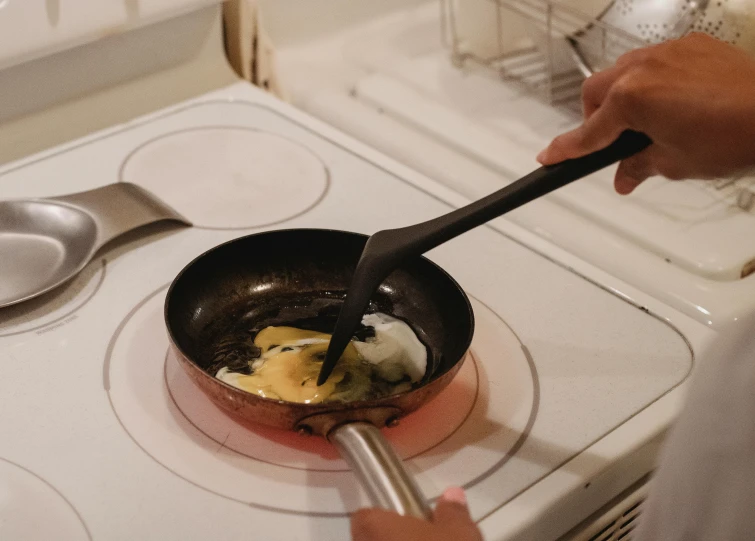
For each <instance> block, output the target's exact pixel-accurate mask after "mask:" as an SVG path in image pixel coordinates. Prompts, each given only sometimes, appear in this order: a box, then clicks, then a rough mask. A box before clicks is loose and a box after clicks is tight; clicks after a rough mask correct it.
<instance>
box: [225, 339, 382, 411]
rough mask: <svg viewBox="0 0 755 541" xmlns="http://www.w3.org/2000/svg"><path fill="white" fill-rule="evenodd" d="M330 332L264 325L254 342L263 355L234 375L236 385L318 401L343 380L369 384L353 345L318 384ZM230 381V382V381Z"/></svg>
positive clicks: (268, 394)
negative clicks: (247, 370) (249, 369)
mask: <svg viewBox="0 0 755 541" xmlns="http://www.w3.org/2000/svg"><path fill="white" fill-rule="evenodd" d="M329 343H330V335H329V334H324V333H319V332H315V331H308V330H303V329H296V328H294V327H267V328H265V329H263V330H262V331H260V332H259V333H258V334H257V336H256V338H255V339H254V344H255V345H256V346H257V347H258V348H260V350H261V351H262V356H261V357H260V358H259V359H257V360H256V361H255V362H254V364H253V368H254V372H253V373H252V374H250V375H244V374H234V376H235V378H234V379H235V381H234V382H233V383H232V384H233V385H235V386H236V387H239V388H241V389H243V390H244V391H247V392H249V393H253V394H256V395H259V396H262V397H265V398H273V399H278V400H285V401H288V402H299V403H304V404H317V403H320V402H323V401H325V400H328V399H329V398H331V397H332V396H333V395H334V394H335V393H336V388H337V387H338V385H339V384H340V383H342V382H344V383H346V381H345V378H347V377H348V379H349V382H348V383H349V384H350V385H351V384H356V383H359V382H361V383H362V384H363V385H362V386H365V385H366V386H367V387H369V367H368V366H367V365H366V364H365V361H364V360H363V359H362V358H361V356H360V355H359V353H358V352H357V350H356V348H355V347H354V345H353V344H349V346H348V347H347V348H346V351H345V352H344V354H343V356H342V357H341V359H340V360H339V362H338V364H337V365H336V367H335V369H334V370H333V373H332V374H331V376H330V377H329V378H328V380H327V381H326V382H325V383H324V384H323V385H321V386H319V387H318V386H317V376H318V375H319V373H320V367H321V366H322V361H323V359H324V358H325V353H326V351H327V350H328V344H329ZM229 383H230V382H229Z"/></svg>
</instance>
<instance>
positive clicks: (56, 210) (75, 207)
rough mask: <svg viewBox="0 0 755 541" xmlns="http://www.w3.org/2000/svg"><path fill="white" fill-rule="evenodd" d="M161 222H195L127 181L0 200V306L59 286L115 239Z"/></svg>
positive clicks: (187, 223)
mask: <svg viewBox="0 0 755 541" xmlns="http://www.w3.org/2000/svg"><path fill="white" fill-rule="evenodd" d="M161 220H173V221H176V222H180V223H183V224H185V225H191V223H190V222H189V221H188V220H187V219H186V218H184V217H183V216H181V215H180V214H178V213H177V212H176V211H175V210H173V209H172V208H170V207H169V206H168V205H166V204H165V203H163V202H162V201H160V200H158V199H157V198H156V197H154V196H153V195H152V194H150V193H149V192H147V191H146V190H144V189H143V188H140V187H139V186H136V185H134V184H128V183H118V184H110V185H108V186H103V187H102V188H96V189H94V190H90V191H86V192H80V193H75V194H70V195H65V196H61V197H54V198H49V199H21V200H15V201H0V307H4V306H10V305H12V304H16V303H19V302H23V301H25V300H28V299H31V298H33V297H37V296H38V295H41V294H43V293H45V292H47V291H50V290H51V289H54V288H56V287H58V286H60V285H61V284H63V283H65V282H67V281H68V280H70V279H71V278H73V277H74V276H75V275H76V274H78V273H79V272H80V271H81V270H82V269H83V268H84V267H85V266H86V264H87V263H88V262H89V261H90V260H91V259H92V257H93V256H94V254H95V253H96V252H97V251H98V250H99V249H100V248H101V247H102V246H104V245H105V244H106V243H108V242H109V241H111V240H113V239H114V238H115V237H117V236H119V235H121V234H123V233H125V232H127V231H131V230H132V229H135V228H137V227H140V226H143V225H146V224H149V223H153V222H157V221H161Z"/></svg>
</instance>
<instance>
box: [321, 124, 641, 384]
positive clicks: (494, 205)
mask: <svg viewBox="0 0 755 541" xmlns="http://www.w3.org/2000/svg"><path fill="white" fill-rule="evenodd" d="M651 143H652V141H651V140H650V139H649V138H648V137H647V136H646V135H645V134H642V133H638V132H634V131H630V130H627V131H625V132H624V133H622V134H621V135H620V136H619V138H618V139H617V140H616V141H614V142H613V143H611V144H610V145H608V146H607V147H606V148H604V149H602V150H599V151H597V152H593V153H592V154H588V155H586V156H582V157H581V158H577V159H574V160H567V161H564V162H561V163H557V164H555V165H550V166H545V167H540V168H539V169H536V170H535V171H533V172H531V173H530V174H528V175H526V176H524V177H523V178H521V179H519V180H517V181H515V182H512V183H511V184H509V185H508V186H506V187H505V188H503V189H501V190H498V191H497V192H494V193H492V194H490V195H488V196H487V197H483V198H482V199H480V200H478V201H475V202H474V203H471V204H469V205H467V206H466V207H462V208H460V209H457V210H455V211H453V212H449V213H448V214H445V215H443V216H439V217H438V218H435V219H433V220H429V221H427V222H423V223H420V224H417V225H412V226H409V227H403V228H400V229H390V230H386V231H378V232H377V233H375V234H374V235H372V236H371V237H370V238H369V240H368V241H367V244H366V245H365V247H364V251H363V252H362V255H361V257H360V259H359V263H358V264H357V268H356V271H354V276H353V278H352V280H351V285H349V290H348V292H347V294H346V300H344V303H343V306H342V307H341V311H340V313H339V315H338V319H337V320H336V328H335V331H334V332H333V337H332V338H331V340H330V344H329V346H328V352H327V354H326V356H325V361H323V364H322V368H321V369H320V374H319V376H318V378H317V384H318V385H322V384H323V383H325V381H326V380H327V379H328V376H330V373H331V372H332V371H333V368H334V367H335V365H336V362H337V361H338V359H340V357H341V355H342V354H343V351H344V350H345V349H346V346H347V345H348V344H349V342H350V341H351V337H352V336H353V334H354V330H355V329H356V328H357V325H358V324H359V321H360V320H361V319H362V315H363V314H364V312H365V309H366V308H367V305H368V303H369V301H370V297H372V295H373V294H374V293H375V290H377V288H378V286H379V285H380V283H381V282H382V281H383V280H384V279H385V278H386V277H387V276H388V275H389V274H390V273H391V272H392V271H393V270H394V269H396V268H397V267H398V266H399V265H400V264H401V263H402V262H403V261H405V260H407V259H408V258H411V257H416V256H418V255H421V254H423V253H425V252H427V251H428V250H432V249H433V248H435V247H436V246H439V245H441V244H443V243H444V242H447V241H449V240H451V239H453V238H454V237H458V236H459V235H461V234H462V233H466V232H467V231H469V230H470V229H473V228H475V227H477V226H480V225H482V224H484V223H486V222H488V221H490V220H492V219H493V218H497V217H498V216H501V215H502V214H505V213H506V212H508V211H510V210H513V209H515V208H517V207H520V206H521V205H524V204H526V203H529V202H530V201H533V200H535V199H537V198H538V197H541V196H543V195H546V194H548V193H550V192H552V191H553V190H556V189H558V188H561V187H562V186H566V185H567V184H569V183H570V182H573V181H575V180H578V179H580V178H583V177H585V176H587V175H589V174H590V173H594V172H595V171H599V170H600V169H603V168H604V167H607V166H609V165H611V164H613V163H616V162H618V161H621V160H623V159H625V158H628V157H630V156H632V155H634V154H636V153H638V152H640V151H641V150H644V149H645V148H647V147H648V146H650V144H651Z"/></svg>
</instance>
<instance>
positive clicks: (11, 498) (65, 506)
mask: <svg viewBox="0 0 755 541" xmlns="http://www.w3.org/2000/svg"><path fill="white" fill-rule="evenodd" d="M0 497H1V498H0V499H2V501H3V505H2V506H0V538H2V539H70V540H82V541H83V540H89V541H91V539H92V534H91V533H90V531H89V528H88V527H87V525H86V523H85V522H84V519H83V518H82V516H81V514H80V513H79V512H78V511H77V510H76V508H75V507H74V506H73V504H72V503H71V502H70V501H69V500H68V498H66V497H65V496H64V495H63V494H62V493H61V492H60V490H58V489H57V488H55V486H53V485H52V484H51V483H50V482H49V481H47V480H45V479H43V478H42V477H40V476H39V475H38V474H36V473H34V472H33V471H31V470H30V469H28V468H25V467H24V466H21V465H20V464H17V463H16V462H13V461H11V460H8V459H5V458H1V457H0ZM40 517H43V520H39V518H40Z"/></svg>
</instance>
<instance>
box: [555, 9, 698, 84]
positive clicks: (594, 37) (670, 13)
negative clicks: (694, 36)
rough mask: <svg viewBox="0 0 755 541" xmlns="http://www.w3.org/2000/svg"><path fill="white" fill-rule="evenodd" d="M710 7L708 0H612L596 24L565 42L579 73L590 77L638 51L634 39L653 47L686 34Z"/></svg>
mask: <svg viewBox="0 0 755 541" xmlns="http://www.w3.org/2000/svg"><path fill="white" fill-rule="evenodd" d="M708 4H709V0H665V1H664V0H661V1H659V0H613V1H612V2H611V4H610V5H609V6H608V8H607V9H606V10H605V11H604V12H603V13H601V14H600V15H599V16H598V17H597V18H596V23H591V24H589V25H588V26H586V27H585V28H584V29H582V30H580V31H578V32H576V33H574V34H573V35H572V36H569V37H567V38H566V42H567V43H568V45H569V46H570V47H571V49H572V51H573V58H574V60H575V62H576V63H577V66H578V68H579V69H580V71H581V72H582V73H583V74H584V75H585V76H590V75H592V74H593V73H594V72H596V71H600V70H602V69H605V68H607V67H609V66H612V65H613V64H614V63H615V62H616V60H617V59H618V58H619V57H620V56H621V55H622V54H624V53H626V52H627V51H629V50H630V49H633V48H635V41H634V40H641V42H639V43H645V44H647V45H652V44H654V43H660V42H662V41H666V40H669V39H676V38H680V37H682V36H683V35H684V34H687V33H688V32H689V31H691V30H692V29H693V27H694V26H695V24H696V22H697V21H698V20H699V19H700V18H701V17H702V16H703V14H704V13H705V11H706V8H707V7H708ZM609 29H610V31H609ZM632 38H634V40H633V39H632Z"/></svg>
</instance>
